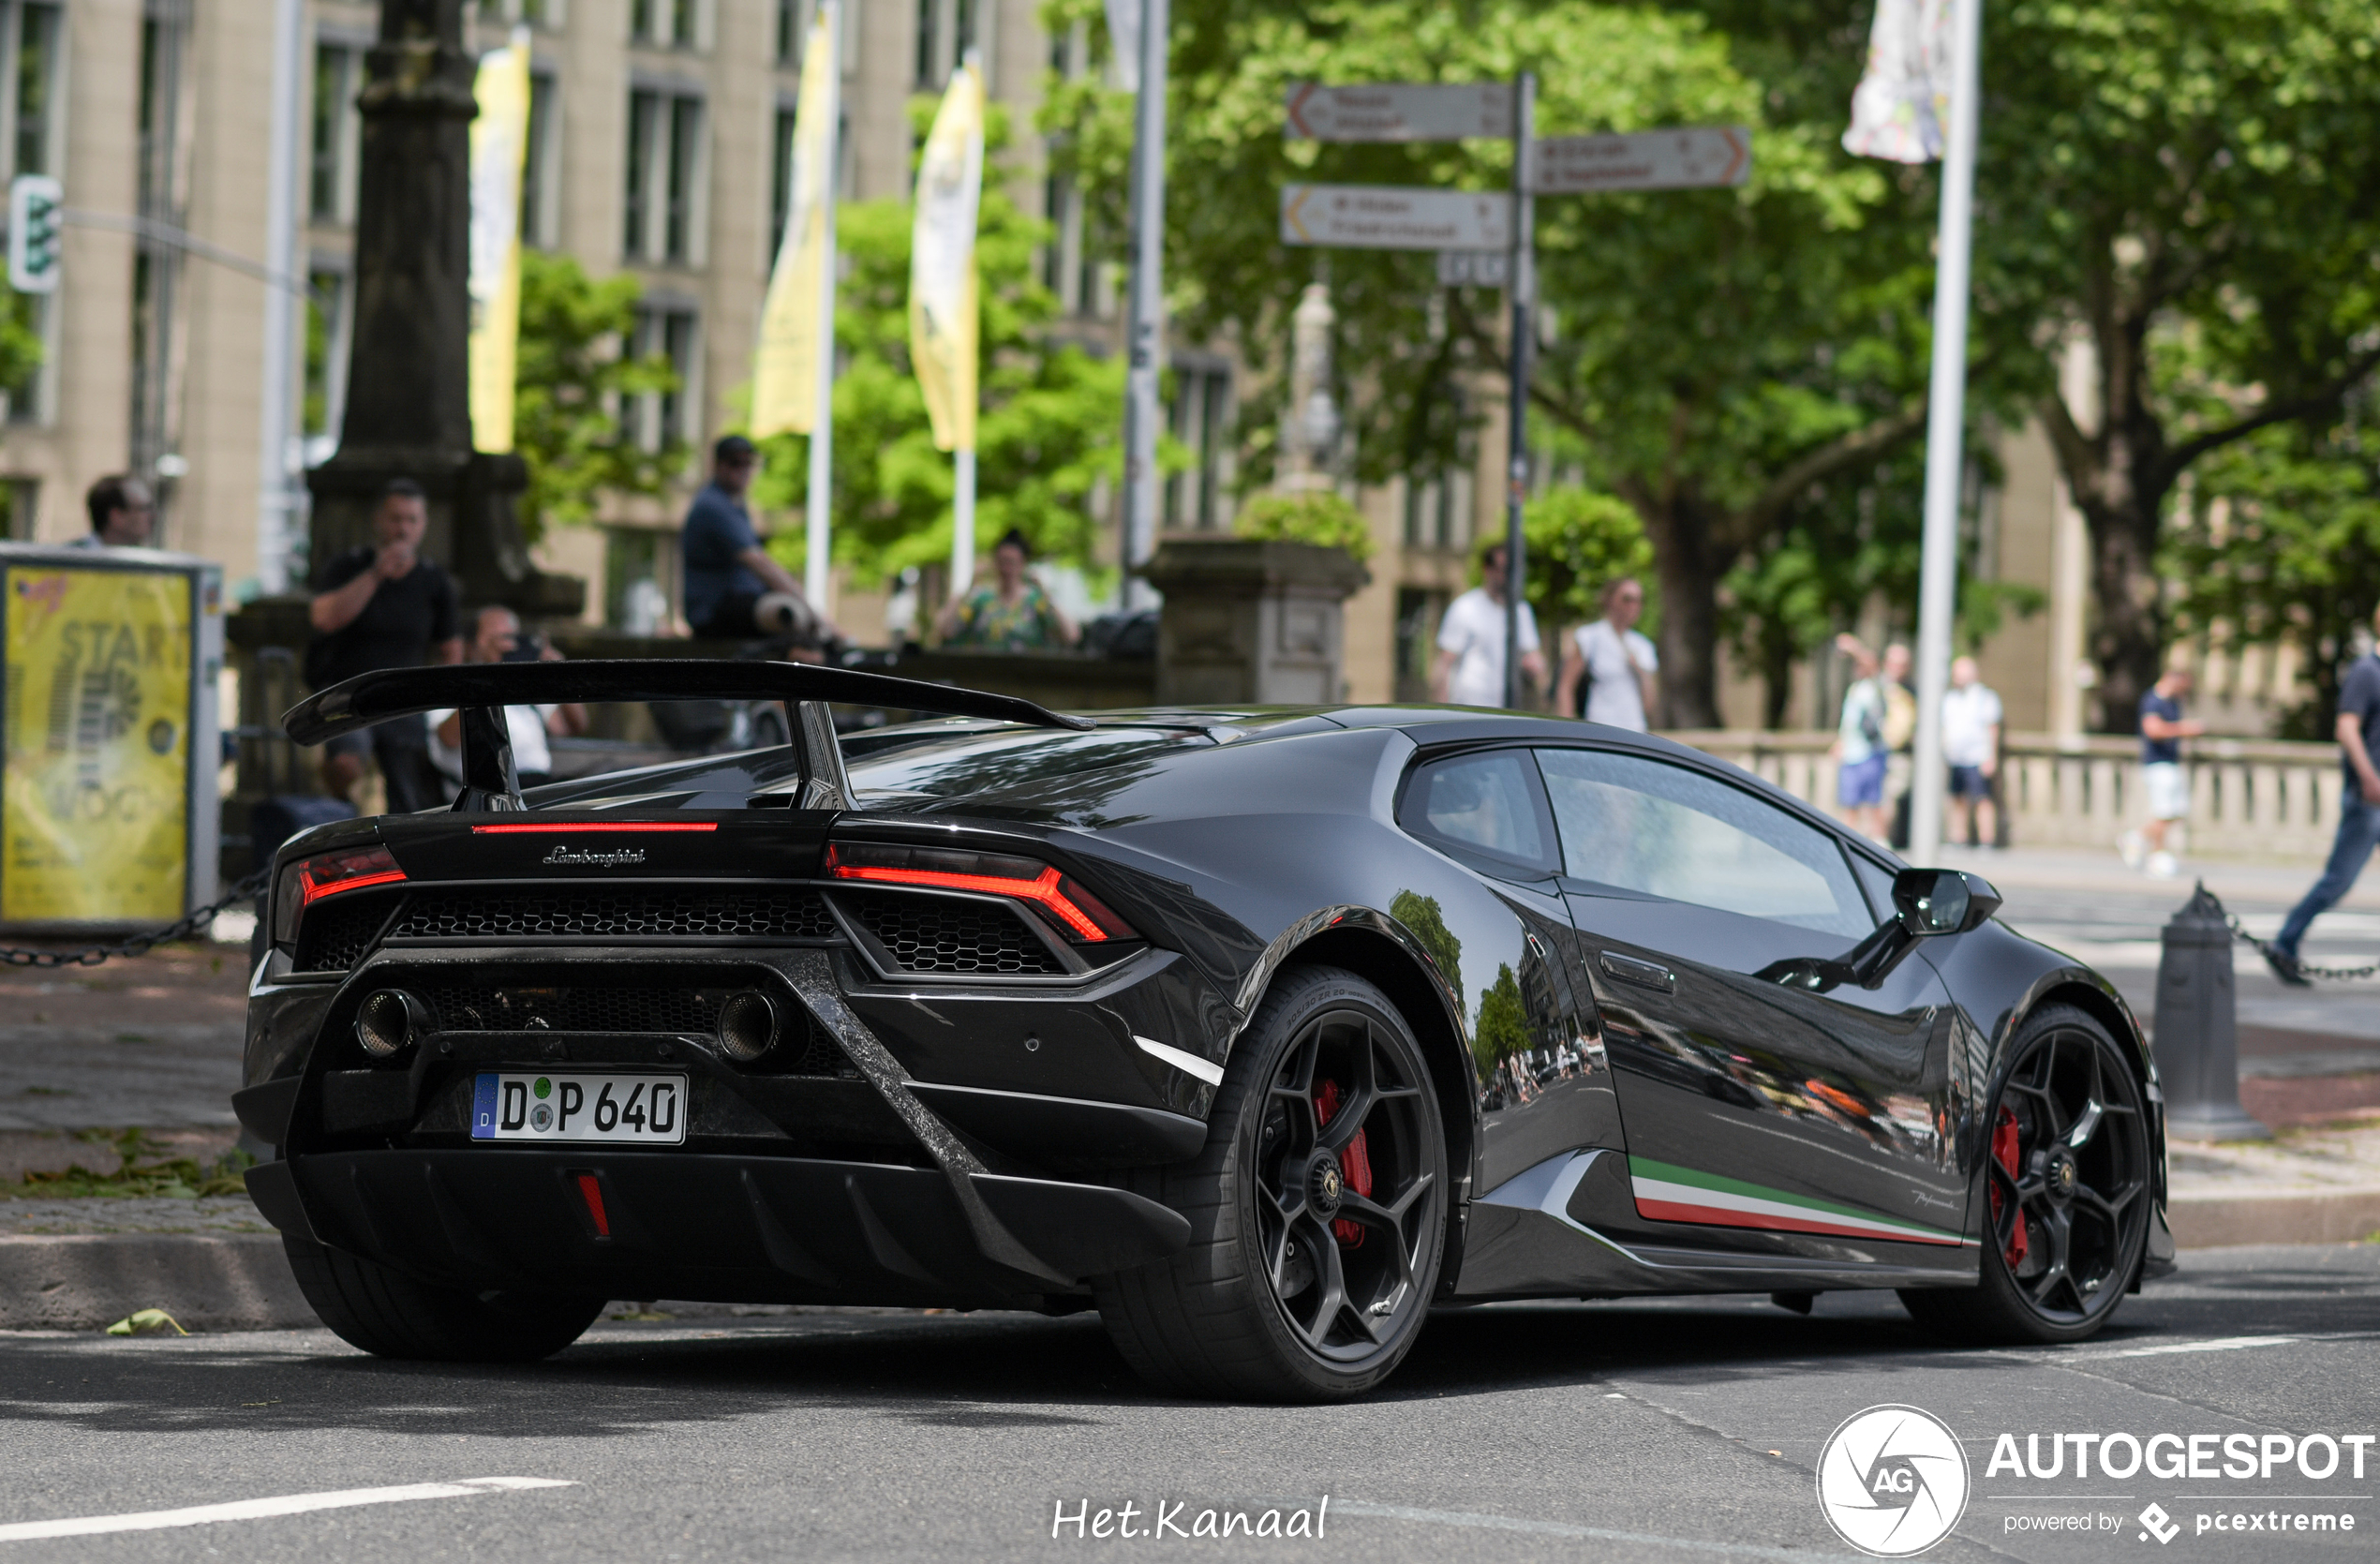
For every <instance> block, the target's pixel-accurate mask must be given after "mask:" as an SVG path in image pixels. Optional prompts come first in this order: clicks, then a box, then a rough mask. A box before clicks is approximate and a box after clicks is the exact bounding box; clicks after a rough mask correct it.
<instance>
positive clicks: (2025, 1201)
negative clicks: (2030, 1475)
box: [1901, 1005, 2155, 1342]
mask: <svg viewBox="0 0 2380 1564" xmlns="http://www.w3.org/2000/svg"><path fill="white" fill-rule="evenodd" d="M2010 1053H2011V1058H2012V1060H2013V1063H2012V1064H2011V1065H2010V1066H2009V1067H2008V1070H2007V1072H2006V1074H2005V1075H2004V1076H2003V1078H2002V1079H2001V1086H2000V1091H1999V1094H1998V1095H1996V1096H1995V1097H1994V1099H1993V1101H1992V1106H1991V1110H1990V1113H1989V1115H1988V1116H1987V1118H1986V1125H1987V1132H1986V1137H1985V1142H1984V1145H1983V1148H1982V1153H1983V1164H1984V1167H1983V1173H1984V1179H1983V1198H1984V1205H1985V1211H1984V1218H1985V1220H1984V1223H1983V1227H1984V1249H1985V1253H1984V1255H1983V1274H1982V1277H1981V1285H1979V1286H1977V1287H1975V1288H1957V1289H1949V1290H1941V1289H1932V1288H1926V1289H1917V1288H1911V1289H1909V1290H1906V1291H1904V1292H1903V1293H1902V1294H1901V1298H1902V1300H1903V1302H1904V1303H1907V1305H1908V1307H1909V1311H1910V1313H1911V1315H1913V1316H1914V1317H1916V1318H1917V1319H1918V1320H1919V1322H1920V1323H1922V1324H1925V1325H1927V1326H1930V1327H1933V1328H1935V1329H1938V1330H1940V1331H1942V1332H1943V1333H1946V1334H1951V1335H1955V1336H1957V1337H1960V1338H1962V1339H1969V1340H1975V1341H1996V1342H2008V1341H2016V1342H2028V1341H2030V1342H2058V1341H2079V1340H2081V1339H2083V1338H2084V1337H2086V1336H2089V1335H2091V1334H2094V1333H2096V1332H2098V1331H2099V1329H2100V1328H2101V1327H2102V1326H2104V1325H2105V1324H2106V1323H2107V1321H2108V1319H2109V1318H2112V1317H2113V1316H2114V1314H2115V1312H2116V1308H2117V1305H2118V1304H2119V1303H2121V1302H2122V1299H2123V1296H2124V1294H2125V1292H2126V1291H2127V1290H2128V1289H2129V1288H2130V1287H2131V1285H2132V1281H2133V1278H2134V1276H2135V1274H2137V1273H2138V1271H2139V1267H2140V1260H2141V1252H2142V1249H2143V1246H2144V1245H2145V1244H2146V1243H2147V1240H2148V1233H2149V1208H2150V1205H2151V1203H2152V1202H2153V1200H2154V1199H2155V1197H2154V1195H2153V1193H2152V1192H2151V1189H2150V1184H2149V1180H2150V1169H2151V1166H2152V1164H2151V1149H2150V1145H2149V1115H2148V1112H2147V1109H2146V1106H2145V1103H2144V1101H2143V1097H2142V1092H2141V1084H2140V1079H2139V1077H2138V1076H2137V1075H2136V1074H2135V1072H2134V1069H2133V1066H2132V1065H2131V1064H2130V1063H2129V1062H2128V1061H2127V1060H2126V1059H2125V1058H2124V1056H2123V1054H2122V1053H2121V1052H2120V1050H2118V1048H2117V1046H2116V1041H2115V1039H2114V1038H2113V1037H2111V1036H2109V1035H2108V1034H2107V1031H2106V1029H2105V1027H2103V1026H2101V1025H2100V1024H2099V1023H2098V1022H2097V1021H2096V1020H2092V1019H2091V1018H2090V1016H2088V1015H2086V1014H2084V1013H2083V1012H2082V1011H2080V1010H2077V1009H2075V1008H2073V1007H2072V1006H2069V1005H2052V1006H2049V1007H2047V1008H2045V1009H2044V1010H2043V1011H2041V1012H2040V1013H2039V1014H2038V1015H2036V1016H2034V1017H2033V1018H2032V1020H2030V1021H2029V1022H2027V1024H2026V1026H2025V1028H2024V1031H2023V1032H2022V1034H2021V1035H2019V1036H2018V1038H2017V1041H2016V1046H2015V1047H2014V1048H2013V1049H2012V1050H2010Z"/></svg>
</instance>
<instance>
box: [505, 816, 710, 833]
mask: <svg viewBox="0 0 2380 1564" xmlns="http://www.w3.org/2000/svg"><path fill="white" fill-rule="evenodd" d="M717 829H719V822H718V821H716V820H684V821H677V820H606V821H601V822H595V821H590V822H588V824H586V825H583V826H548V825H545V824H543V823H540V824H538V825H535V826H474V827H471V834H472V835H473V836H518V835H520V834H522V833H524V832H527V833H530V834H538V835H546V836H552V835H557V834H559V833H562V832H568V833H569V834H570V835H572V836H581V835H592V834H594V833H596V832H611V833H614V834H617V833H619V832H623V831H715V830H717Z"/></svg>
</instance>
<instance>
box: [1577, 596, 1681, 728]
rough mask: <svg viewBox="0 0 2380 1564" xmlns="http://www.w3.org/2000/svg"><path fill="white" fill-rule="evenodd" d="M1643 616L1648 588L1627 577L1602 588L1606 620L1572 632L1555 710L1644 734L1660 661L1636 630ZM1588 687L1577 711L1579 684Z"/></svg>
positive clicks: (1647, 640) (1651, 705)
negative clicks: (1581, 708) (1581, 683)
mask: <svg viewBox="0 0 2380 1564" xmlns="http://www.w3.org/2000/svg"><path fill="white" fill-rule="evenodd" d="M1643 617H1644V583H1643V582H1641V581H1639V580H1637V579H1636V577H1634V576H1632V575H1623V576H1621V577H1620V578H1619V579H1617V580H1616V581H1614V582H1612V583H1611V584H1610V585H1608V586H1606V587H1605V588H1603V617H1602V618H1599V619H1597V620H1596V621H1595V622H1594V623H1593V624H1586V625H1581V626H1580V627H1579V628H1578V629H1577V630H1575V631H1573V632H1571V633H1570V644H1569V646H1568V647H1567V648H1564V650H1563V656H1562V682H1561V684H1560V685H1559V687H1558V688H1557V690H1556V693H1555V694H1554V709H1555V710H1556V711H1559V712H1562V713H1564V714H1566V715H1567V714H1568V713H1569V712H1573V711H1577V712H1578V713H1579V715H1580V716H1582V717H1584V718H1585V719H1586V720H1587V721H1588V722H1601V723H1603V724H1605V725H1606V726H1609V727H1615V728H1628V729H1630V730H1631V731H1633V732H1636V733H1643V732H1644V730H1645V729H1646V728H1647V727H1649V726H1651V725H1652V724H1651V722H1649V721H1648V720H1647V717H1646V715H1645V714H1646V713H1647V712H1649V711H1651V710H1652V709H1653V676H1654V675H1655V674H1657V673H1658V672H1659V671H1660V666H1661V663H1660V659H1659V656H1658V655H1656V654H1655V652H1654V650H1653V643H1652V641H1651V640H1650V639H1649V638H1648V637H1646V636H1645V634H1644V633H1643V632H1642V631H1640V630H1638V629H1637V628H1636V621H1637V620H1638V619H1639V618H1643ZM1582 679H1584V681H1585V685H1586V708H1585V709H1584V711H1581V710H1580V709H1579V684H1580V681H1581V680H1582Z"/></svg>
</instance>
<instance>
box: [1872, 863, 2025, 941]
mask: <svg viewBox="0 0 2380 1564" xmlns="http://www.w3.org/2000/svg"><path fill="white" fill-rule="evenodd" d="M1893 911H1894V912H1895V914H1897V920H1898V922H1899V924H1900V928H1901V931H1902V932H1904V933H1906V934H1908V935H1909V936H1910V937H1911V938H1912V939H1924V938H1926V937H1927V936H1928V935H1933V934H1963V933H1965V932H1967V931H1969V930H1970V929H1974V928H1979V927H1981V926H1982V924H1983V923H1984V921H1985V920H1986V918H1988V917H1990V916H1991V915H1992V914H1994V913H1996V912H1998V911H2000V892H1999V891H1997V890H1995V889H1993V888H1992V885H1991V882H1990V881H1988V880H1986V879H1985V878H1984V877H1983V876H1982V875H1980V874H1969V873H1966V872H1965V871H1960V870H1956V869H1904V870H1902V871H1900V872H1899V873H1898V874H1896V875H1894V876H1893Z"/></svg>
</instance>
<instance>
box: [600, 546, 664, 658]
mask: <svg viewBox="0 0 2380 1564" xmlns="http://www.w3.org/2000/svg"><path fill="white" fill-rule="evenodd" d="M676 563H677V539H676V538H675V537H674V536H672V535H671V534H670V533H667V532H662V531H657V530H654V529H649V528H643V527H614V528H609V529H606V530H605V532H604V535H603V622H604V623H606V624H608V625H610V626H611V627H612V628H613V629H615V630H624V631H627V632H628V633H630V634H632V635H653V634H659V633H665V632H666V631H667V630H668V628H669V605H670V603H671V602H672V601H673V599H674V598H675V597H676V595H677V594H676V593H675V592H674V591H673V590H672V589H671V588H672V587H673V585H674V583H673V582H672V581H671V579H670V578H671V576H672V574H673V573H674V570H673V567H674V566H675V565H676Z"/></svg>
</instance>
